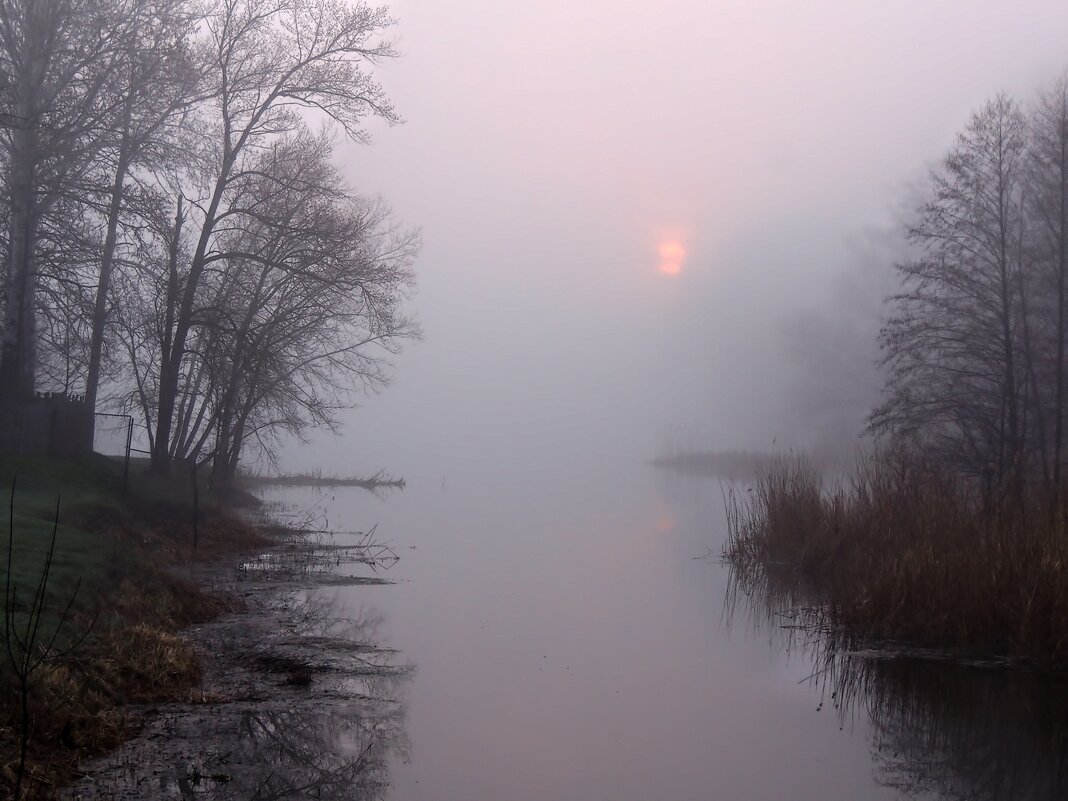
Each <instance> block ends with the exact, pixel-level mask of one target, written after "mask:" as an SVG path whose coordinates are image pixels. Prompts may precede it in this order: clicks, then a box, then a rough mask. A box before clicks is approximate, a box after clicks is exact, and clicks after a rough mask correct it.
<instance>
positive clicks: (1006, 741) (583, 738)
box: [280, 465, 1064, 801]
mask: <svg viewBox="0 0 1068 801" xmlns="http://www.w3.org/2000/svg"><path fill="white" fill-rule="evenodd" d="M407 478H408V482H409V483H408V488H407V489H406V490H405V491H403V492H394V493H392V494H390V495H389V496H387V497H385V498H376V497H375V496H373V495H371V494H370V493H366V492H361V491H356V490H344V489H343V490H337V491H328V492H326V493H320V492H318V491H312V490H287V491H285V492H284V493H281V496H280V497H282V498H283V499H284V500H285V501H287V502H289V503H290V504H293V505H295V506H296V507H298V508H301V509H314V510H318V511H319V512H321V513H322V514H324V515H325V516H326V517H327V518H328V521H329V525H330V526H331V527H332V528H334V529H342V530H349V529H366V528H368V527H370V526H371V525H373V524H376V523H377V524H378V535H379V537H380V539H384V540H388V541H389V542H390V543H391V544H392V545H393V546H394V548H395V549H396V550H397V552H398V553H399V554H400V556H401V560H400V562H399V563H398V564H397V565H396V566H395V567H394V568H393V569H392V570H391V571H390V572H389V575H390V576H391V577H392V578H393V579H395V580H396V583H395V584H392V585H388V586H364V587H345V588H340V589H337V590H336V591H335V592H337V593H338V596H339V600H340V601H341V602H342V603H343V604H344V605H345V606H346V607H348V608H349V609H350V610H351V611H352V612H353V613H359V614H362V615H370V616H372V617H379V616H380V617H381V618H382V620H383V623H382V626H381V628H380V629H379V637H380V640H381V644H382V645H385V646H389V647H392V648H396V649H399V650H400V651H401V652H402V654H403V655H404V658H405V659H406V660H407V661H409V662H411V663H412V664H414V665H415V667H416V669H417V672H416V674H415V676H414V678H413V679H412V680H411V681H410V682H408V683H407V684H406V685H405V690H404V692H405V699H404V700H405V702H406V707H407V716H406V730H407V735H408V736H407V741H406V743H405V744H404V747H402V748H398V749H397V750H396V751H395V753H394V755H393V758H392V759H393V764H392V765H391V768H390V773H391V781H392V786H391V789H390V790H389V793H388V796H387V797H388V798H391V799H397V800H398V801H408V800H412V801H414V800H416V799H435V801H440V800H441V799H457V801H459V800H460V799H463V800H464V801H471V800H472V799H487V800H489V799H498V800H500V799H515V800H516V801H525V800H526V799H531V800H533V799H537V800H538V801H544V799H583V801H590V799H643V800H647V799H653V798H671V799H710V798H713V799H768V800H769V801H770V800H771V799H783V800H784V801H787V800H790V801H798V800H801V801H804V800H805V799H813V801H815V800H816V799H818V800H819V801H826V800H827V799H893V798H902V797H916V798H951V797H952V798H957V797H960V798H965V797H976V798H1024V797H1026V798H1032V797H1033V798H1041V797H1053V796H1048V795H1043V794H1044V793H1046V792H1047V791H1048V788H1049V787H1050V786H1052V784H1051V783H1050V781H1051V780H1048V779H1049V776H1050V775H1052V772H1055V771H1057V770H1059V768H1060V759H1061V758H1060V755H1061V753H1062V752H1063V743H1060V741H1059V739H1058V738H1060V737H1061V731H1062V730H1063V725H1062V724H1063V719H1064V714H1063V708H1060V710H1061V711H1059V712H1056V711H1055V712H1053V713H1052V721H1049V722H1047V723H1045V724H1044V723H1042V721H1036V719H1035V715H1034V714H1031V713H1030V712H1029V713H1027V714H1025V715H1023V716H1022V717H1021V714H1020V708H1021V706H1026V705H1027V704H1029V703H1030V704H1031V706H1034V707H1035V708H1036V709H1040V708H1044V709H1047V710H1048V709H1049V704H1048V703H1046V702H1045V700H1044V699H1048V697H1049V696H1048V688H1047V687H1046V686H1045V685H1043V686H1041V687H1040V688H1039V689H1038V690H1033V689H1031V685H1030V684H1028V683H1026V682H1025V683H1024V686H1022V687H1019V688H1015V689H1013V690H1012V692H1007V690H1006V683H1005V681H1004V680H1003V678H1001V674H991V673H989V672H984V671H975V670H972V671H970V672H968V674H967V676H966V677H965V679H964V680H962V679H961V678H960V677H959V676H956V675H953V676H951V677H950V678H949V679H948V680H947V673H946V670H945V669H944V668H943V667H938V668H937V669H936V670H935V672H934V673H933V674H931V675H928V672H929V670H930V666H929V665H928V666H926V667H924V666H923V665H921V666H919V667H916V666H914V665H912V663H899V662H886V661H885V660H876V662H875V663H874V665H875V666H874V667H871V666H870V664H871V663H870V660H862V661H861V662H862V663H863V664H864V665H868V667H866V668H865V669H864V670H861V671H857V672H853V673H851V672H850V670H849V669H848V667H849V666H848V664H847V665H846V666H845V668H844V669H843V665H842V663H841V662H840V661H839V662H836V663H833V664H827V663H825V662H823V661H821V660H820V659H819V655H818V653H816V654H815V655H814V652H816V651H818V648H813V647H805V646H804V644H803V643H798V642H796V641H795V642H792V643H791V641H790V639H789V638H788V637H785V636H783V632H782V629H781V628H780V627H778V626H776V625H771V626H769V625H766V624H765V625H753V624H752V620H751V618H755V619H757V620H758V621H759V620H760V619H761V615H760V614H759V613H757V614H748V613H746V612H745V611H744V609H743V610H740V611H737V612H736V613H735V614H734V615H733V622H732V616H730V615H725V613H724V599H725V597H726V596H727V593H728V587H729V583H730V581H729V571H728V570H727V568H725V567H724V566H722V565H720V564H719V563H718V562H717V561H716V560H715V559H708V558H702V557H706V556H707V555H708V554H709V552H712V553H714V554H718V553H719V550H720V547H721V544H722V542H723V538H724V536H725V525H724V514H723V500H722V496H721V490H720V486H719V484H718V483H716V482H715V481H710V480H708V479H703V478H691V477H687V476H679V475H673V474H668V473H663V472H658V471H656V470H654V469H653V468H649V467H645V466H642V465H634V466H622V467H617V468H616V469H613V470H607V471H606V470H603V469H601V470H593V469H583V467H582V466H581V465H570V466H568V465H565V466H560V465H556V466H552V467H546V468H544V469H538V468H536V467H531V466H523V465H517V466H508V465H503V466H494V467H490V468H485V469H480V468H472V469H468V470H466V471H463V472H453V473H449V474H447V475H444V476H443V475H440V474H438V475H433V474H427V475H409V476H408V477H407ZM743 607H744V604H743ZM814 659H815V661H814ZM853 661H854V662H856V660H853ZM846 662H847V663H848V662H849V660H848V659H847V660H846ZM858 664H860V663H859V662H858ZM814 672H815V673H816V674H817V675H816V676H815V678H813V674H814ZM1028 693H1031V694H1030V695H1028ZM844 695H845V696H848V698H847V700H846V703H845V704H844V705H843V706H842V708H837V707H838V706H839V704H838V702H839V701H841V700H842V698H843V696H844ZM991 698H993V699H1000V700H999V701H998V702H996V703H990V702H989V701H990V699H991ZM1021 698H1022V699H1023V700H1020V699H1021ZM1027 699H1030V701H1028V700H1027ZM997 715H1001V717H1000V718H998V717H997ZM1047 716H1049V715H1047ZM1028 738H1030V739H1028ZM1050 743H1052V744H1050ZM1051 754H1052V755H1053V756H1050V755H1051Z"/></svg>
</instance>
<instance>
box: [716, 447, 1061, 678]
mask: <svg viewBox="0 0 1068 801" xmlns="http://www.w3.org/2000/svg"><path fill="white" fill-rule="evenodd" d="M728 507H729V508H728V517H729V520H728V523H729V531H730V534H729V538H728V542H727V545H726V547H725V556H726V557H727V559H728V560H729V561H730V562H731V563H732V564H733V565H734V566H735V567H736V569H737V570H739V572H740V573H741V574H742V576H743V578H744V579H746V580H748V581H749V582H750V584H752V583H753V582H754V581H760V582H762V583H763V584H764V585H765V586H768V585H771V586H769V589H770V590H772V591H782V590H783V589H784V586H783V585H784V584H790V586H789V587H787V588H785V589H786V590H787V591H788V592H790V593H792V594H793V598H794V600H795V601H799V602H804V599H807V601H808V602H809V603H812V604H814V605H818V606H821V607H823V608H824V609H825V611H826V619H827V620H828V622H829V623H830V624H831V625H832V626H836V627H839V629H840V630H843V631H849V632H851V633H856V634H859V635H861V636H865V637H871V638H875V639H883V640H895V641H904V642H908V643H912V644H916V645H919V646H923V647H932V648H949V649H962V650H965V651H970V652H976V653H982V654H988V655H996V656H1002V657H1008V658H1022V659H1026V660H1028V661H1032V662H1037V663H1039V664H1041V665H1044V666H1048V667H1058V668H1063V667H1066V666H1068V538H1066V537H1065V536H1064V535H1063V534H1058V533H1057V532H1054V531H1053V530H1051V527H1050V526H1049V525H1048V524H1047V523H1046V517H1045V516H1044V515H1042V514H1040V513H1035V514H1031V515H1024V514H1014V515H1011V516H1009V515H1002V516H1000V517H999V516H994V515H988V514H984V513H983V511H982V510H981V508H980V506H979V505H978V504H977V503H976V502H975V500H974V498H973V497H972V495H971V493H970V492H969V489H968V487H967V485H966V484H965V483H964V482H962V481H959V480H956V479H954V478H952V477H950V476H947V475H946V474H944V473H942V472H940V471H939V470H937V469H935V468H933V467H932V466H930V465H927V464H925V463H924V462H923V461H922V460H920V459H918V458H916V457H914V456H906V455H903V454H881V455H879V456H876V457H873V458H871V459H868V460H865V461H864V462H863V463H861V464H859V465H858V466H857V467H856V468H855V469H854V471H853V472H852V474H851V475H849V476H848V477H847V478H846V479H845V480H844V481H840V482H836V483H835V484H834V485H832V486H827V485H825V483H824V482H823V480H822V479H821V477H820V475H819V474H818V472H817V471H816V470H814V469H813V468H812V467H811V466H810V465H809V464H807V463H806V462H805V461H804V460H801V459H783V460H779V461H777V462H776V463H775V464H774V465H773V466H771V467H770V468H768V469H767V470H765V471H764V472H762V473H761V475H760V476H759V478H758V479H757V481H756V483H755V485H754V486H753V487H752V488H751V489H750V490H749V491H748V492H745V493H738V492H733V493H732V494H731V497H730V498H729V503H728Z"/></svg>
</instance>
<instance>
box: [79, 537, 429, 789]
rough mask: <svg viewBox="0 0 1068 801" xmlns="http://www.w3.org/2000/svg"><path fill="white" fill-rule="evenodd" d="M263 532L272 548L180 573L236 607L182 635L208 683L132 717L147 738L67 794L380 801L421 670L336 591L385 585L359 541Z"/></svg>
mask: <svg viewBox="0 0 1068 801" xmlns="http://www.w3.org/2000/svg"><path fill="white" fill-rule="evenodd" d="M266 533H267V534H268V535H270V536H271V537H272V539H273V544H272V545H270V546H268V547H267V548H265V549H263V550H260V551H257V552H255V553H246V554H244V555H236V556H235V555H231V556H229V557H225V558H224V559H223V560H220V561H217V562H215V563H213V564H210V565H198V566H194V567H193V568H186V569H185V574H186V577H187V578H192V580H193V581H194V582H195V583H196V584H197V585H198V586H199V587H201V588H203V589H204V590H205V591H207V592H210V593H213V594H221V595H225V596H228V597H230V598H232V599H234V600H235V601H236V602H237V603H236V605H235V606H236V607H237V608H239V609H240V611H237V612H234V613H230V614H226V615H225V616H223V617H221V618H219V619H217V620H214V621H212V622H210V623H205V624H202V625H197V626H193V627H191V628H189V629H187V630H185V631H183V632H182V637H183V638H184V639H186V640H187V641H189V642H190V643H191V644H192V645H193V647H194V648H195V649H196V652H197V654H198V655H199V657H200V660H201V665H202V676H203V678H202V682H201V685H200V687H199V689H198V690H196V691H195V692H194V693H193V694H192V697H191V698H190V699H189V700H188V701H187V702H181V703H166V704H151V705H145V706H142V707H137V708H133V709H131V710H130V711H131V712H132V713H133V714H135V715H136V716H137V717H138V718H140V720H141V723H142V727H141V731H140V734H139V735H138V736H137V737H135V738H133V739H131V740H128V741H127V742H125V743H124V744H123V745H121V746H119V748H118V749H116V750H114V751H112V752H110V753H108V754H106V755H104V756H101V757H99V758H95V759H92V760H90V761H88V762H86V763H85V764H83V765H82V766H81V767H80V770H79V778H78V779H77V780H76V781H75V782H73V783H72V784H71V785H70V786H68V787H67V788H66V789H65V790H64V791H63V792H62V793H61V795H60V797H61V798H64V799H70V801H89V799H124V800H126V799H128V800H129V801H133V799H183V800H184V799H191V798H197V799H231V798H232V799H238V798H240V799H249V798H264V799H266V798H285V797H290V796H295V795H301V796H308V795H310V796H313V797H319V798H374V797H378V796H380V795H381V794H382V791H383V790H384V789H385V788H386V787H387V786H388V781H389V779H388V773H387V770H388V757H389V756H390V755H391V754H393V753H395V752H399V753H400V754H401V755H402V758H403V755H404V754H405V753H406V750H407V744H406V741H405V736H404V704H403V698H402V695H403V685H404V684H405V682H406V681H407V680H408V679H409V678H410V676H411V674H412V668H411V666H409V665H407V664H404V663H403V661H402V660H401V658H400V656H399V655H398V654H397V653H396V652H394V651H392V650H390V649H388V648H385V647H382V646H381V645H380V644H379V643H378V641H377V636H376V627H377V622H378V621H376V620H374V619H369V618H366V617H351V616H349V615H347V614H346V610H345V609H343V608H340V607H339V606H338V605H337V603H336V599H335V593H333V592H332V591H331V588H332V587H336V586H339V585H354V584H369V585H370V584H381V583H385V581H386V580H384V579H382V578H380V577H378V576H375V575H371V576H366V575H359V574H358V573H359V572H361V571H360V570H358V569H353V567H354V566H358V567H359V568H362V567H366V566H368V565H372V566H373V562H372V559H373V557H372V556H370V555H369V554H368V551H367V549H366V547H365V546H366V544H367V543H366V541H363V543H362V545H361V540H360V539H359V537H357V538H355V539H353V537H352V536H351V535H349V537H348V539H349V540H352V541H349V542H344V541H341V542H339V541H338V539H341V537H339V538H338V539H335V538H333V537H323V536H321V535H320V536H318V537H316V538H314V539H310V538H308V537H306V536H301V535H299V534H298V533H295V532H286V531H285V530H284V529H279V528H278V527H277V526H271V527H268V529H267V531H266ZM375 548H381V546H378V545H375ZM363 572H366V571H363Z"/></svg>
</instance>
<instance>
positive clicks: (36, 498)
mask: <svg viewBox="0 0 1068 801" xmlns="http://www.w3.org/2000/svg"><path fill="white" fill-rule="evenodd" d="M120 486H121V484H120V483H119V480H118V478H117V476H116V474H115V470H114V466H113V465H111V464H108V463H107V462H106V461H105V460H103V459H93V460H91V461H88V462H85V463H81V464H75V463H67V462H57V461H52V460H45V459H30V458H12V457H6V458H0V498H2V501H3V503H2V508H3V520H2V523H0V532H2V534H0V548H2V549H3V553H2V555H0V559H2V560H3V568H5V569H6V566H7V551H8V547H9V545H10V549H11V552H12V559H11V582H12V585H13V587H14V591H15V593H16V595H17V601H18V603H17V608H18V609H19V610H20V611H21V610H23V609H24V608H25V605H26V604H28V603H29V599H30V597H31V595H32V593H33V592H34V591H35V589H36V587H37V584H38V582H39V581H40V578H41V573H42V570H43V568H44V564H45V559H46V555H47V552H48V548H49V544H50V541H51V537H52V529H53V525H54V523H55V520H56V514H57V505H58V515H59V517H58V519H59V526H58V530H57V532H56V547H55V554H54V557H53V561H52V569H51V574H50V577H49V593H48V597H47V610H48V611H50V612H52V613H53V614H55V615H58V614H59V613H60V612H61V611H62V608H61V607H62V606H63V605H65V604H66V601H67V600H68V599H69V598H70V596H71V595H72V594H73V593H74V592H75V589H76V588H78V597H79V598H78V600H79V603H78V607H79V608H87V607H88V606H89V605H91V604H92V603H93V601H94V599H95V597H96V596H97V595H98V594H99V593H100V592H101V591H102V590H103V589H104V588H106V587H107V586H108V585H109V584H110V582H111V581H112V580H113V579H114V578H115V576H116V573H117V571H122V570H123V569H125V568H126V567H127V566H128V564H127V563H128V558H129V551H128V549H124V548H120V547H118V541H117V540H116V539H115V538H111V537H108V536H107V535H106V534H105V533H102V532H101V531H99V530H89V529H88V528H87V527H86V526H85V525H84V524H85V522H86V521H87V520H88V519H89V517H88V515H89V510H110V511H113V512H115V513H117V514H122V513H123V512H124V511H125V504H124V502H123V499H122V497H121V495H120V493H119V487H120ZM12 489H14V502H13V508H14V518H13V526H12V525H11V510H12ZM12 529H13V531H12ZM3 578H4V576H3V575H2V574H0V582H2V581H3ZM79 584H80V585H81V586H80V588H79Z"/></svg>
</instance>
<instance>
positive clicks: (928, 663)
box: [724, 565, 1068, 801]
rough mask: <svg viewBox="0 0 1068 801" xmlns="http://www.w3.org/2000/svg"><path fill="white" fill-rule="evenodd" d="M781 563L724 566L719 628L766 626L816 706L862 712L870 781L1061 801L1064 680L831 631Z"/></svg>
mask: <svg viewBox="0 0 1068 801" xmlns="http://www.w3.org/2000/svg"><path fill="white" fill-rule="evenodd" d="M812 598H813V595H812V593H810V592H808V591H807V590H806V588H804V587H802V586H800V585H799V584H798V583H797V581H796V579H795V577H794V576H793V574H792V572H791V571H790V569H789V567H788V566H785V565H772V566H769V567H768V568H767V569H761V570H760V571H759V574H757V575H753V574H748V575H747V574H745V573H743V572H739V571H732V575H731V582H730V589H729V590H728V593H727V598H726V600H725V604H724V617H725V620H726V622H727V623H728V625H731V624H737V623H738V622H740V621H741V622H743V623H744V624H746V625H752V626H755V627H756V628H758V629H761V630H766V631H767V632H768V633H769V635H770V639H771V646H772V647H774V648H778V649H781V650H783V651H784V652H786V653H788V654H790V656H791V657H792V658H796V657H798V656H800V657H801V658H803V659H807V660H808V661H809V662H810V663H811V668H812V669H811V673H810V674H809V676H808V678H807V679H805V681H806V682H807V683H809V684H810V685H811V687H812V688H813V691H814V692H815V693H816V694H817V696H818V698H819V704H820V707H821V708H823V709H825V710H833V713H834V714H836V715H837V716H838V720H839V724H840V725H841V726H842V727H843V728H847V729H848V728H849V726H850V724H851V722H853V721H854V720H856V719H857V718H858V717H859V716H864V717H865V718H866V722H867V724H868V725H867V728H868V730H869V732H870V734H869V739H870V743H871V750H872V757H873V761H874V763H875V771H874V776H875V779H876V781H877V782H878V783H879V784H881V785H883V786H885V787H889V788H893V789H894V790H896V791H897V792H899V793H901V794H902V796H904V797H911V798H918V797H922V798H937V799H945V800H946V801H950V800H951V799H952V800H953V801H957V800H958V799H960V800H961V801H963V800H964V799H969V801H1002V799H1005V800H1007V799H1013V800H1014V801H1030V800H1031V799H1034V801H1038V800H1039V799H1042V801H1048V799H1054V798H1064V797H1068V681H1066V680H1065V679H1064V678H1061V677H1057V676H1052V675H1049V674H1046V673H1041V672H1038V671H1031V670H1027V669H1025V668H1023V667H1020V666H1010V665H1006V664H1004V663H998V662H995V661H993V660H988V661H985V660H978V659H969V658H966V657H964V656H961V655H959V654H951V653H946V652H935V651H928V650H920V649H914V648H909V647H905V646H901V645H899V644H896V643H871V642H865V641H864V640H862V639H860V638H857V637H854V636H850V635H848V634H843V633H842V632H840V631H838V630H836V629H835V627H833V626H831V625H830V623H829V621H828V616H827V615H826V614H825V610H823V609H821V608H820V607H819V606H816V605H813V604H812V601H811V599H812Z"/></svg>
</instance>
